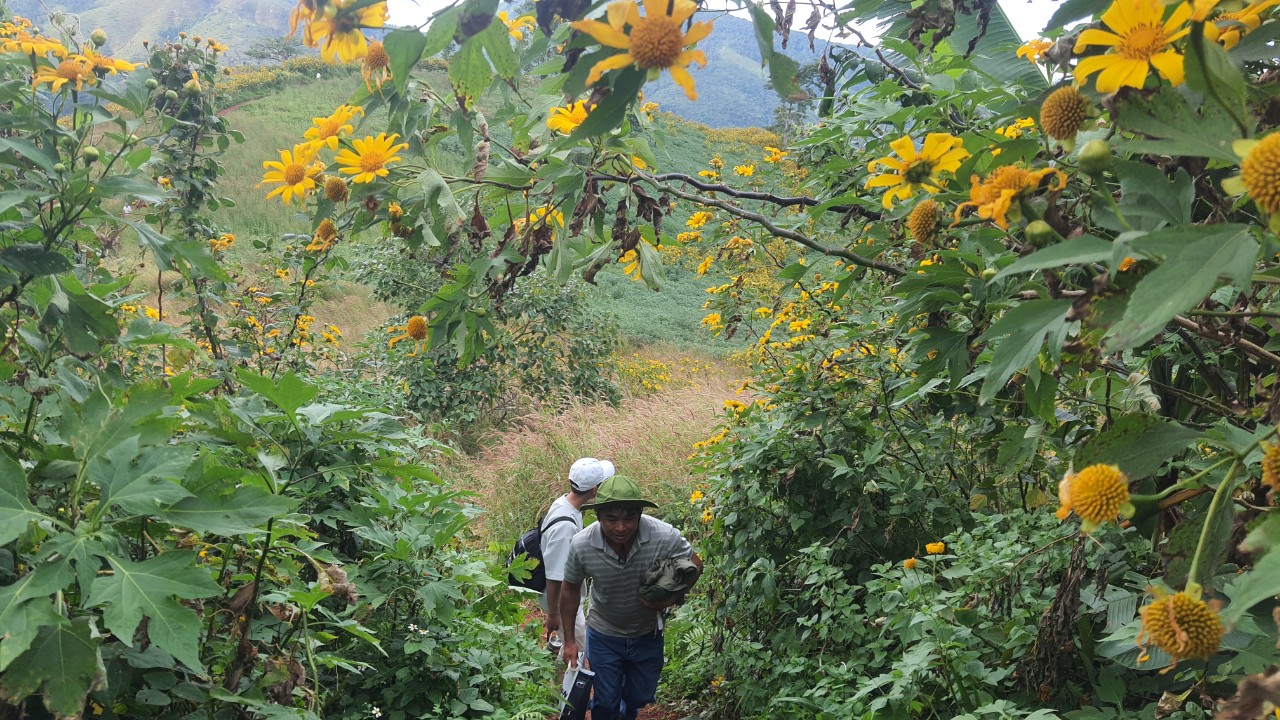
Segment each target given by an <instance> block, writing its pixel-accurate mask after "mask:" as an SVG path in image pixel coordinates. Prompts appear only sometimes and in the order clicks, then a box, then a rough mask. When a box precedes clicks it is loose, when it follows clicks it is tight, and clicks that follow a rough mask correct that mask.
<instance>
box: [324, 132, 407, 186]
mask: <svg viewBox="0 0 1280 720" xmlns="http://www.w3.org/2000/svg"><path fill="white" fill-rule="evenodd" d="M399 138H400V136H399V135H398V134H395V133H393V134H392V135H391V136H389V137H388V136H387V134H386V133H378V136H377V137H373V136H372V135H369V136H366V137H365V138H364V139H363V140H352V141H351V144H352V146H353V147H354V148H355V149H354V150H347V149H345V148H344V149H343V150H342V151H341V152H339V153H338V155H337V157H336V158H335V159H336V160H337V161H338V165H339V166H340V167H339V168H338V172H340V173H343V174H345V175H351V176H353V177H352V178H351V182H353V183H371V182H373V181H374V180H377V179H378V178H380V177H386V176H387V175H388V174H390V172H391V171H390V170H388V169H387V165H388V164H390V163H393V162H399V161H400V156H398V155H396V153H398V152H400V151H401V150H404V149H406V148H408V147H409V144H408V143H400V144H398V145H397V144H396V140H398V139H399Z"/></svg>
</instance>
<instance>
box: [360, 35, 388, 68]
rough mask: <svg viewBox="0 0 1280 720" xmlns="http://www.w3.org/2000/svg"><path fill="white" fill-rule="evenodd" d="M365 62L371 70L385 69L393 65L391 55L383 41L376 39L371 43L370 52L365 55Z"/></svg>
mask: <svg viewBox="0 0 1280 720" xmlns="http://www.w3.org/2000/svg"><path fill="white" fill-rule="evenodd" d="M364 64H365V67H367V68H369V69H370V70H385V69H386V68H388V67H391V57H390V56H388V55H387V49H386V48H385V47H383V45H382V43H380V42H377V41H374V42H371V43H369V54H368V55H366V56H365V58H364Z"/></svg>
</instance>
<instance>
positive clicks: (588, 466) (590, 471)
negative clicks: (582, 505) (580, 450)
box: [569, 457, 614, 492]
mask: <svg viewBox="0 0 1280 720" xmlns="http://www.w3.org/2000/svg"><path fill="white" fill-rule="evenodd" d="M613 473H614V467H613V463H611V462H609V461H608V460H597V459H596V458H592V457H584V458H578V459H577V460H575V461H574V462H573V465H572V466H570V468H569V482H570V484H572V485H573V487H574V489H575V490H578V491H580V492H586V491H588V490H591V489H592V488H595V487H597V486H598V485H600V483H602V482H604V481H605V480H608V479H609V478H611V477H613Z"/></svg>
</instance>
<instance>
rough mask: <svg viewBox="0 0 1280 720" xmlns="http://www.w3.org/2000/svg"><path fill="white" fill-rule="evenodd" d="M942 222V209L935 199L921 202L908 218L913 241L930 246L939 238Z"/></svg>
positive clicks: (909, 231) (908, 228) (908, 227)
mask: <svg viewBox="0 0 1280 720" xmlns="http://www.w3.org/2000/svg"><path fill="white" fill-rule="evenodd" d="M940 220H942V208H941V206H939V205H938V201H937V200H934V199H933V198H925V199H924V200H921V201H920V202H919V203H918V204H917V205H916V206H915V209H913V210H912V211H911V214H910V215H908V216H907V232H908V233H910V234H911V239H912V240H913V241H915V242H917V243H920V244H921V245H928V244H929V243H931V242H933V240H934V238H936V237H937V236H938V223H939V221H940Z"/></svg>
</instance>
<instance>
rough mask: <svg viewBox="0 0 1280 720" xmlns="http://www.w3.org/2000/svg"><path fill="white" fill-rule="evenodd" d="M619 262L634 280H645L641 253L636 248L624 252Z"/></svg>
mask: <svg viewBox="0 0 1280 720" xmlns="http://www.w3.org/2000/svg"><path fill="white" fill-rule="evenodd" d="M618 264H620V265H622V266H623V267H622V273H623V274H624V275H626V276H627V277H629V278H631V279H632V280H643V279H644V274H643V270H644V269H643V268H642V267H641V266H640V254H639V253H637V252H636V251H635V250H628V251H626V252H624V253H622V257H620V258H618Z"/></svg>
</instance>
